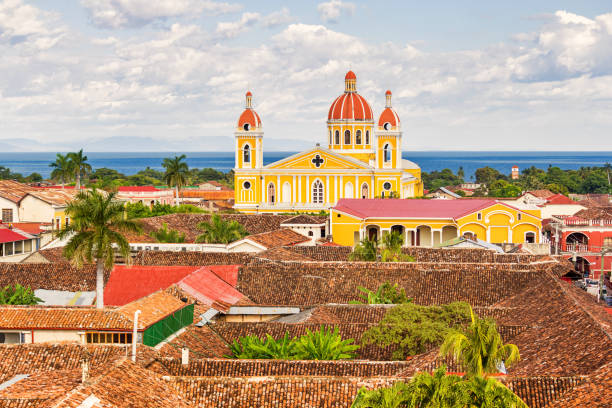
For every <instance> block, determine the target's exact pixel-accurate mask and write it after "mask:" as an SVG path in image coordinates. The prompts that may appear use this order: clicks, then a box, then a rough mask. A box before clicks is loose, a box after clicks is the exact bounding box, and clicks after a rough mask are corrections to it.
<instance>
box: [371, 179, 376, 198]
mask: <svg viewBox="0 0 612 408" xmlns="http://www.w3.org/2000/svg"><path fill="white" fill-rule="evenodd" d="M374 183H375V180H374V175H373V174H372V185H371V186H370V198H374V197H375V196H374Z"/></svg>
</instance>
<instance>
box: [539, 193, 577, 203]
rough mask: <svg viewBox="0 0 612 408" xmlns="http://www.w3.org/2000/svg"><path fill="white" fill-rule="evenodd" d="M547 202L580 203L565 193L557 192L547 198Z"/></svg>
mask: <svg viewBox="0 0 612 408" xmlns="http://www.w3.org/2000/svg"><path fill="white" fill-rule="evenodd" d="M546 203H547V204H578V203H577V202H575V201H574V200H572V199H570V198H569V197H567V196H564V195H563V194H555V195H553V196H550V197H548V198H547V199H546Z"/></svg>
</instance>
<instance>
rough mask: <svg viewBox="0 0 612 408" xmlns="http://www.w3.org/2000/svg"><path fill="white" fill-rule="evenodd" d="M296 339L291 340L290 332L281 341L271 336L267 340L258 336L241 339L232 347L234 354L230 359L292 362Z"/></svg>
mask: <svg viewBox="0 0 612 408" xmlns="http://www.w3.org/2000/svg"><path fill="white" fill-rule="evenodd" d="M295 347H296V339H295V337H293V338H290V337H289V332H285V335H284V336H283V337H282V338H281V339H280V340H275V339H274V338H272V336H270V335H269V334H266V337H265V339H260V338H259V337H257V336H245V337H240V338H239V339H238V340H234V341H233V342H232V344H231V345H230V350H231V352H232V354H231V356H228V357H229V358H238V359H248V360H253V359H281V360H291V359H293V358H294V356H295Z"/></svg>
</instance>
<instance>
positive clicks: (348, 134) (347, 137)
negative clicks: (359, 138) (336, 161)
mask: <svg viewBox="0 0 612 408" xmlns="http://www.w3.org/2000/svg"><path fill="white" fill-rule="evenodd" d="M344 144H345V145H350V144H351V131H350V130H345V131H344Z"/></svg>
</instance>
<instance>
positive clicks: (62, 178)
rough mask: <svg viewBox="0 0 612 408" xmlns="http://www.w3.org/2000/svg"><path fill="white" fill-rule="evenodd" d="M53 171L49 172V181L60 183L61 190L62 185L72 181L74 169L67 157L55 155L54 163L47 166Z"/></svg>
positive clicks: (59, 154)
mask: <svg viewBox="0 0 612 408" xmlns="http://www.w3.org/2000/svg"><path fill="white" fill-rule="evenodd" d="M49 167H52V168H53V170H52V171H51V179H52V180H54V181H55V182H58V181H59V182H60V184H61V185H62V188H63V187H64V184H66V183H67V182H69V181H70V180H72V177H73V176H74V169H73V163H72V160H70V157H69V156H68V155H63V154H61V153H57V154H56V155H55V161H54V162H53V163H51V164H50V165H49Z"/></svg>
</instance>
